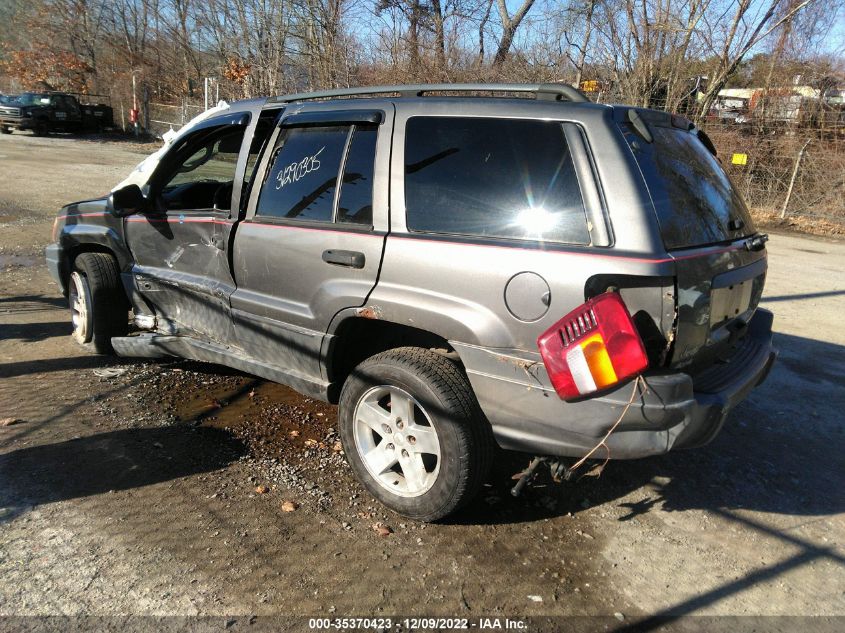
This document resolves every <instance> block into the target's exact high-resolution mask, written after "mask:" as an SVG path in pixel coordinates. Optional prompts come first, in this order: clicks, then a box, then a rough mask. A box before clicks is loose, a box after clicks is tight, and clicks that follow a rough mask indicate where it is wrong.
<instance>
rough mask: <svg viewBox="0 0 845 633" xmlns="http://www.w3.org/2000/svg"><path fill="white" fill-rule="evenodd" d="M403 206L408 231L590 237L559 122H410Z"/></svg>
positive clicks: (430, 119) (565, 238) (568, 238)
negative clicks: (404, 207)
mask: <svg viewBox="0 0 845 633" xmlns="http://www.w3.org/2000/svg"><path fill="white" fill-rule="evenodd" d="M405 205H406V209H407V216H406V217H407V222H408V228H409V229H410V230H411V231H425V232H430V233H444V234H457V235H470V236H480V237H488V238H504V239H520V240H521V239H528V240H540V241H554V242H567V243H574V244H589V242H590V234H589V231H588V230H587V217H586V213H585V211H584V203H583V201H582V200H581V190H580V189H579V186H578V179H577V178H576V176H575V169H574V167H573V163H572V156H571V155H570V153H569V147H568V146H567V144H566V137H565V135H564V130H563V126H562V125H561V123H560V122H554V121H535V120H514V119H493V118H489V119H488V118H458V117H455V118H450V117H414V118H411V119H409V120H408V124H407V126H406V129H405Z"/></svg>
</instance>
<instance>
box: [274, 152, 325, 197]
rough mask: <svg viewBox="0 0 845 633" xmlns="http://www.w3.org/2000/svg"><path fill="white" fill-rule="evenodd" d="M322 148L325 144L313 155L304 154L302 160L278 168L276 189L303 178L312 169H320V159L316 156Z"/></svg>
mask: <svg viewBox="0 0 845 633" xmlns="http://www.w3.org/2000/svg"><path fill="white" fill-rule="evenodd" d="M324 149H326V147H325V146H323V147H321V148H320V150H319V151H318V152H317V153H315V154H314V155H313V156H306V157H305V158H303V159H302V160H300V161H295V162H293V163H291V164H290V165H287V166H286V167H285V168H284V169H280V170H279V173H278V174H277V175H276V183H277V184H276V189H277V190H278V189H281V188H282V187H284V186H285V185H288V184H291V183H294V182H297V181H298V180H301V179H302V178H305V176H307V175H308V174H310V173H311V172H312V171H317V170H318V169H320V161H319V159H318V158H317V157H318V156H319V155H320V154H321V153H322V152H323V150H324Z"/></svg>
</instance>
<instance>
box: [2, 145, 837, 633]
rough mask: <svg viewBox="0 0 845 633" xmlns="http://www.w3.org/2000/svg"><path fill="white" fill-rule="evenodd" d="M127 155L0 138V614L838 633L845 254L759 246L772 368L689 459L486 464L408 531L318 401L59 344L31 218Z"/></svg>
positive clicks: (684, 455)
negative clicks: (467, 487) (590, 473)
mask: <svg viewBox="0 0 845 633" xmlns="http://www.w3.org/2000/svg"><path fill="white" fill-rule="evenodd" d="M145 151H149V147H148V146H135V145H133V144H131V143H119V142H104V141H89V140H79V139H71V138H65V137H52V138H46V139H36V138H33V137H30V136H28V135H25V134H15V135H12V136H2V137H0V420H2V419H8V418H12V419H14V420H16V422H15V423H14V424H11V425H9V426H0V615H3V616H27V615H70V616H72V615H80V614H89V615H108V616H124V615H181V616H197V615H199V616H251V615H256V616H282V615H284V616H290V615H310V616H323V617H335V616H340V615H344V616H348V615H356V616H386V615H394V616H395V615H400V614H401V615H416V616H421V615H443V616H456V617H465V618H473V619H475V618H478V617H480V616H499V617H502V616H511V617H528V616H604V617H605V619H601V620H589V619H587V620H573V621H569V622H576V621H577V622H580V623H582V624H584V626H586V627H588V628H589V627H590V626H595V627H598V628H599V629H601V630H610V629H613V628H625V627H629V626H631V625H632V624H635V623H637V624H638V626H640V627H642V628H640V629H639V630H646V629H655V630H659V628H660V626H662V625H664V624H665V623H666V622H667V621H666V620H660V621H658V620H651V619H645V620H644V619H643V618H648V617H650V616H661V617H668V618H669V619H670V620H669V621H671V619H672V618H674V617H676V616H684V615H690V614H693V615H699V616H802V615H821V616H827V617H825V618H822V619H814V620H813V624H812V626H817V627H821V628H822V629H824V630H828V629H827V628H825V627H829V630H835V629H839V630H841V628H842V627H843V626H845V618H843V616H845V547H843V545H845V515H843V512H845V485H843V483H844V482H843V473H845V451H843V448H845V442H843V440H845V417H844V416H843V409H845V328H843V327H842V319H843V315H845V243H843V242H842V241H833V240H825V239H822V238H815V237H813V238H809V237H802V236H798V235H794V234H777V235H773V236H772V239H771V242H770V274H769V279H768V283H767V287H766V294H765V297H764V301H763V305H764V306H766V307H768V308H770V309H772V310H774V312H775V314H776V320H775V326H776V331H777V334H776V338H777V345H778V347H779V348H780V351H781V356H780V360H779V362H778V364H777V366H776V368H775V369H774V371H773V372H772V374H771V376H770V377H769V379H768V381H767V382H766V383H765V385H764V386H762V387H761V388H759V389H757V390H756V391H755V392H754V393H753V394H752V395H751V397H750V398H749V399H748V400H747V401H746V402H745V403H743V404H742V405H741V406H740V407H739V408H738V409H737V410H736V411H735V412H734V413H733V414H732V415H731V417H730V419H729V421H728V423H727V424H726V427H725V429H724V430H723V431H722V433H721V434H720V435H719V436H718V437H717V438H716V440H715V441H714V442H713V443H712V444H710V445H709V446H707V447H704V448H701V449H696V450H693V451H686V452H676V453H672V454H669V455H666V456H663V457H658V458H652V459H644V460H639V461H636V462H614V463H611V464H610V465H609V466H608V467H607V468H606V470H605V472H604V474H603V475H602V476H601V477H600V478H598V479H593V478H589V479H586V480H582V481H581V482H579V483H577V484H566V485H560V486H554V485H552V486H544V485H539V486H535V487H533V488H530V489H529V490H528V492H527V493H526V494H525V495H524V496H523V497H522V498H519V499H513V498H511V497H510V496H509V494H508V488H509V487H510V485H511V484H512V481H511V480H510V476H511V475H512V474H513V473H514V472H516V471H517V470H519V469H520V468H521V467H522V466H524V465H525V463H526V461H527V460H526V458H525V456H520V455H512V454H505V455H503V456H502V458H501V459H500V460H498V467H497V469H496V472H495V473H494V474H493V476H492V477H491V479H490V482H489V484H488V486H487V488H486V489H485V492H484V494H482V495H481V496H480V498H479V499H478V500H477V501H476V502H475V503H474V504H473V505H472V506H471V507H469V508H467V509H466V510H465V511H463V512H462V513H461V514H460V515H458V516H457V517H456V518H455V519H454V520H452V521H451V522H449V523H447V524H442V525H421V524H416V523H414V522H411V521H407V520H404V519H402V518H400V517H398V516H396V515H393V514H392V513H389V512H387V511H385V510H384V509H383V508H382V507H380V506H378V505H376V504H375V503H374V502H373V501H372V500H371V498H370V497H369V496H368V495H367V494H366V492H365V491H363V490H362V488H361V487H360V486H358V485H357V483H355V482H354V481H353V480H352V478H351V475H350V472H349V470H348V468H347V467H346V466H345V463H344V459H343V456H342V455H341V454H340V453H339V452H338V450H337V446H336V440H337V437H336V434H335V431H334V427H333V424H334V418H335V409H334V408H333V407H331V406H328V405H324V404H320V403H316V402H313V401H311V400H309V399H307V398H304V397H302V396H300V395H298V394H296V393H294V392H293V391H291V390H289V389H287V388H285V387H281V386H278V385H274V384H270V383H265V382H263V381H260V380H257V379H255V378H253V377H250V376H247V375H243V374H239V373H237V372H234V371H230V370H227V369H225V368H220V367H216V366H211V365H202V364H198V363H189V362H182V361H172V362H166V363H142V362H132V361H127V360H120V359H114V358H104V357H96V356H92V355H89V354H86V353H85V352H84V351H82V350H81V349H80V348H79V347H77V346H76V345H75V344H74V343H73V342H72V340H71V338H70V336H69V332H70V326H69V320H68V315H67V311H66V306H65V302H64V300H63V299H62V298H61V297H60V296H59V294H58V291H57V288H56V286H55V284H54V283H53V282H52V280H51V279H50V278H49V275H48V274H47V270H46V268H45V266H44V263H43V257H42V250H43V247H44V245H45V244H46V243H47V241H48V240H49V234H50V226H51V223H52V218H53V216H54V214H55V212H56V210H57V209H58V207H59V206H60V205H61V204H63V203H65V202H69V201H72V200H78V199H83V198H85V197H92V196H96V195H99V194H101V193H103V192H105V191H106V190H108V189H109V188H111V186H112V185H113V184H115V183H116V182H118V181H119V180H121V179H122V177H123V176H124V175H125V174H126V173H127V172H128V170H129V169H131V168H132V167H133V166H134V165H135V164H136V163H138V162H139V161H140V160H141V159H142V158H143V154H144V152H145ZM103 370H109V371H103ZM262 486H266V487H268V488H269V491H268V492H266V493H260V492H258V490H262V489H261V488H260V487H262ZM285 501H293V502H295V504H298V506H297V509H296V510H295V511H292V512H286V511H284V510H283V507H282V506H283V502H285ZM377 523H380V524H383V525H387V526H389V527H390V528H391V530H392V533H391V534H390V535H389V536H379V535H378V534H377V533H376V531H375V530H374V529H373V526H374V524H377ZM473 621H474V620H473ZM776 621H777V622H781V624H779V625H778V626H777V627H775V626H774V624H773V623H774V622H776ZM2 622H3V621H2V620H0V628H3V624H2ZM536 622H540V621H536ZM550 622H551V624H548V623H547V626H548V627H550V628H549V629H548V630H557V629H558V628H559V627H561V625H560V622H562V621H560V620H556V621H550ZM555 622H557V624H555ZM681 622H686V624H687V625H688V626H693V624H690V622H701V620H698V621H696V620H695V619H689V620H683V621H681ZM707 622H708V627H707V628H711V627H712V626H715V624H716V623H718V622H720V620H707ZM765 622H766V624H765V625H764V626H762V627H758V629H757V630H790V629H791V628H793V625H794V624H795V623H794V621H780V620H766V621H765ZM787 622H791V623H792V624H787ZM6 623H7V624H8V620H7V621H6ZM675 624H678V622H675ZM227 625H228V624H227ZM599 625H600V626H599ZM796 626H797V625H796ZM800 626H801V628H804V629H806V630H815V629H813V628H812V626H809V627H808V625H807V623H801V625H800ZM538 627H540V628H541V624H536V626H535V630H539V628H538ZM778 627H780V628H778ZM784 627H785V628H784ZM732 628H733V630H736V628H737V626H735V625H732ZM221 630H222V629H221Z"/></svg>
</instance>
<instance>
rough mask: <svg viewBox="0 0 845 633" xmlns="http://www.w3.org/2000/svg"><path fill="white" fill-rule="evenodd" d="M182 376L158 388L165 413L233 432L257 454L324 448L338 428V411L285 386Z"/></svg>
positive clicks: (240, 378) (236, 378)
mask: <svg viewBox="0 0 845 633" xmlns="http://www.w3.org/2000/svg"><path fill="white" fill-rule="evenodd" d="M180 374H182V372H173V371H171V372H169V373H168V375H167V376H166V378H165V379H164V380H163V381H162V384H160V385H159V389H158V393H159V396H160V398H159V402H160V403H161V404H162V405H163V406H164V407H165V409H167V410H168V411H169V412H170V413H172V414H173V415H175V416H176V418H177V419H178V420H179V421H180V422H182V423H194V424H202V425H203V426H212V427H216V428H221V429H228V430H229V431H231V432H233V433H234V434H235V435H237V436H239V437H242V438H244V439H248V441H249V443H250V445H251V446H252V448H253V450H256V452H258V453H263V454H266V455H274V454H276V455H277V454H279V453H280V452H283V451H284V450H285V449H286V448H314V447H316V446H320V445H321V444H322V443H324V440H325V437H326V435H327V434H328V433H329V432H330V430H331V429H332V428H333V427H334V425H335V420H336V417H337V410H336V407H334V406H332V405H328V404H325V403H322V402H317V401H315V400H312V399H310V398H307V397H305V396H303V395H301V394H299V393H297V392H296V391H294V390H293V389H291V388H289V387H286V386H284V385H280V384H277V383H273V382H265V381H263V380H260V379H258V378H253V377H250V376H238V375H235V376H223V377H220V376H216V377H210V376H207V377H203V376H202V374H200V375H197V374H194V373H192V372H184V375H183V376H180ZM162 387H163V388H162ZM322 447H323V448H327V449H329V450H331V448H332V447H330V446H322Z"/></svg>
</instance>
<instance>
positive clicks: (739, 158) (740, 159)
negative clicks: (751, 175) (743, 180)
mask: <svg viewBox="0 0 845 633" xmlns="http://www.w3.org/2000/svg"><path fill="white" fill-rule="evenodd" d="M731 162H732V163H733V164H734V165H747V164H748V154H734V155H733V156H731Z"/></svg>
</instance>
